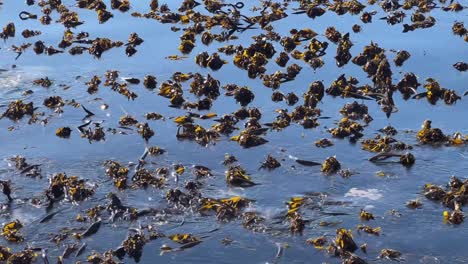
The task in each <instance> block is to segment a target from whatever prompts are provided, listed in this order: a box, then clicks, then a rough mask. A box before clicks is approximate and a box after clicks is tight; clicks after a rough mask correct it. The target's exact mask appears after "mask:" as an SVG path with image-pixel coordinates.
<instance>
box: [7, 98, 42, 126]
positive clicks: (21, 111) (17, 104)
mask: <svg viewBox="0 0 468 264" xmlns="http://www.w3.org/2000/svg"><path fill="white" fill-rule="evenodd" d="M33 114H34V104H33V102H29V103H24V102H23V101H21V100H16V101H14V102H11V103H9V104H8V108H7V110H6V111H5V112H4V113H3V114H2V116H1V118H3V117H7V118H9V119H11V120H14V121H17V120H20V119H21V118H23V117H24V116H25V115H30V116H32V115H33Z"/></svg>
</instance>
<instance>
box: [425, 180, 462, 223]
mask: <svg viewBox="0 0 468 264" xmlns="http://www.w3.org/2000/svg"><path fill="white" fill-rule="evenodd" d="M423 191H424V193H423V194H424V196H425V197H426V198H427V199H429V200H432V201H441V202H442V204H443V205H444V206H446V207H448V208H450V209H452V210H453V211H452V212H448V211H444V212H443V216H444V221H446V222H448V223H450V224H456V225H458V224H461V223H462V222H463V221H464V219H465V216H464V214H463V212H462V210H461V208H462V207H463V206H464V205H466V204H468V180H466V179H465V180H464V181H462V180H460V179H459V178H457V177H455V176H452V177H451V178H450V181H449V183H448V184H447V188H446V189H445V190H444V188H442V187H440V186H437V185H433V184H430V183H428V184H425V185H424V190H423Z"/></svg>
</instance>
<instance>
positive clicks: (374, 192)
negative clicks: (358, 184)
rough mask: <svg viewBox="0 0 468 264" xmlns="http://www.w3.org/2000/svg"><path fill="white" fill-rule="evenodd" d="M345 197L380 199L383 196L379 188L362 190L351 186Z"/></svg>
mask: <svg viewBox="0 0 468 264" xmlns="http://www.w3.org/2000/svg"><path fill="white" fill-rule="evenodd" d="M345 197H357V198H366V199H369V200H373V201H375V200H379V199H381V198H382V197H383V195H382V194H381V193H380V191H379V190H378V189H367V190H360V189H358V188H351V189H350V190H349V191H348V192H347V193H346V194H345Z"/></svg>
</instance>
